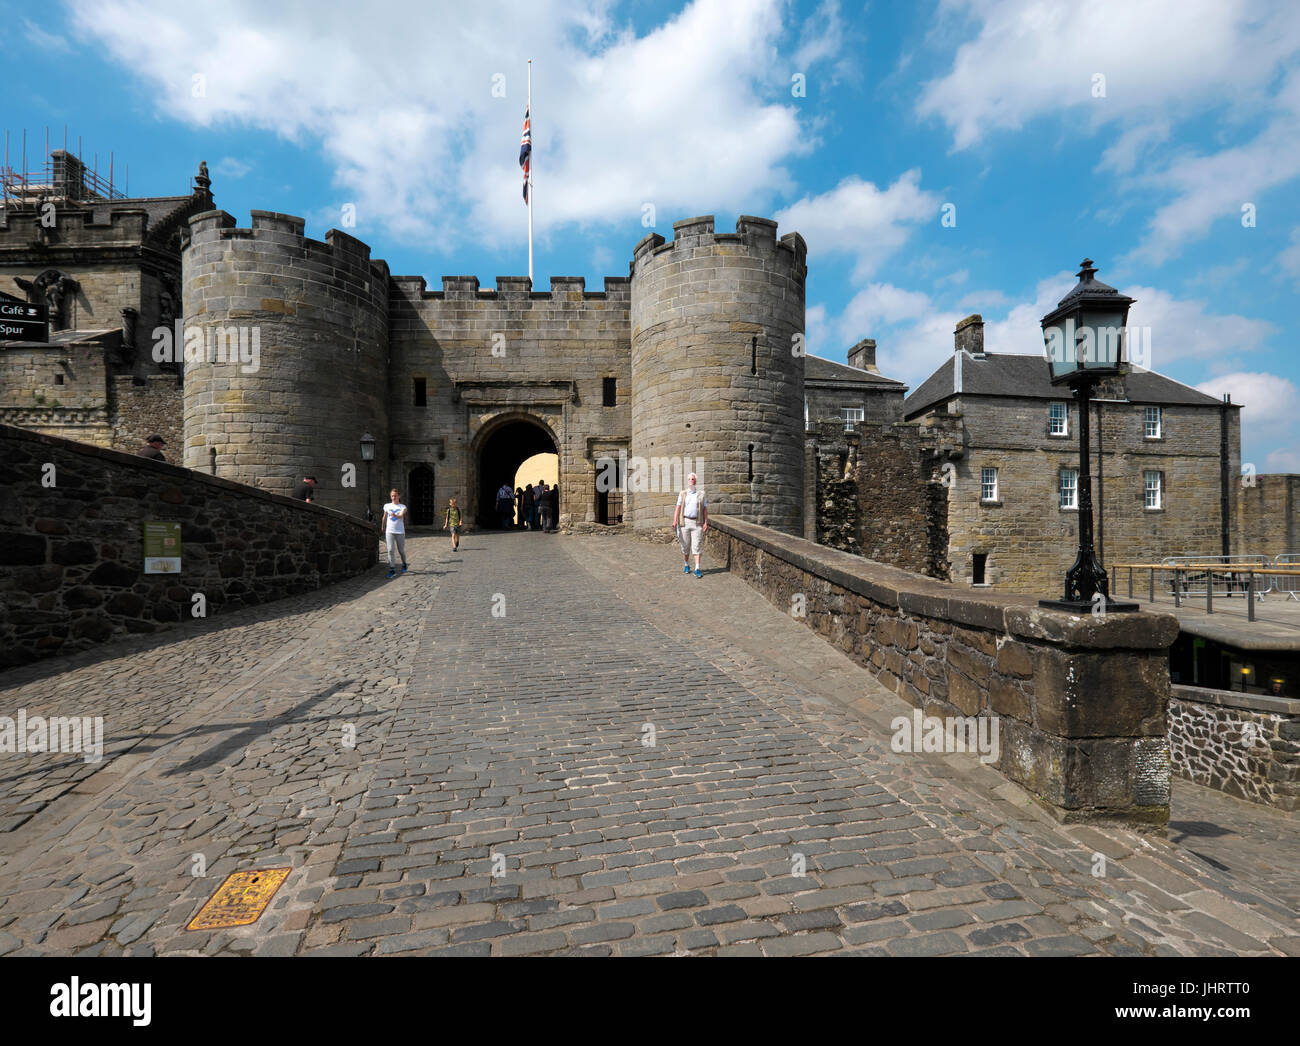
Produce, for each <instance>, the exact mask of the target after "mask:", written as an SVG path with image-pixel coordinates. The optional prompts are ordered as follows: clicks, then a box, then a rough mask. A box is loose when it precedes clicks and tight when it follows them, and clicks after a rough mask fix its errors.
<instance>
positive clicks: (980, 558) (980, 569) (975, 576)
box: [970, 552, 989, 585]
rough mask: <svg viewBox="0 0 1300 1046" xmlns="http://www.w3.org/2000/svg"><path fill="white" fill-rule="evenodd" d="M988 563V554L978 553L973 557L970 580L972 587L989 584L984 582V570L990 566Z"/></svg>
mask: <svg viewBox="0 0 1300 1046" xmlns="http://www.w3.org/2000/svg"><path fill="white" fill-rule="evenodd" d="M988 561H989V554H988V553H987V552H976V553H975V554H974V555H973V556H972V557H971V568H970V572H971V579H970V580H971V584H972V585H983V584H987V582H985V580H984V570H985V568H986V567H987V566H988Z"/></svg>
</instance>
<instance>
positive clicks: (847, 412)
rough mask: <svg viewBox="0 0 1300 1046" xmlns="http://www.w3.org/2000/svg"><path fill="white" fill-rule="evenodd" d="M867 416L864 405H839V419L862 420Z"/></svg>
mask: <svg viewBox="0 0 1300 1046" xmlns="http://www.w3.org/2000/svg"><path fill="white" fill-rule="evenodd" d="M866 416H867V411H866V408H865V407H841V408H840V420H841V421H862V420H863V419H864V418H865V417H866Z"/></svg>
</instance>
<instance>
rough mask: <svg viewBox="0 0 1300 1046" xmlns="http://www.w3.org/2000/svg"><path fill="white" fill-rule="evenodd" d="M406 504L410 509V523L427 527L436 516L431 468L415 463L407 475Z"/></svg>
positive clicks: (436, 508) (436, 509)
mask: <svg viewBox="0 0 1300 1046" xmlns="http://www.w3.org/2000/svg"><path fill="white" fill-rule="evenodd" d="M406 483H407V491H406V504H407V506H408V507H409V508H410V510H411V523H412V524H413V525H414V526H417V527H427V526H429V525H430V524H431V523H433V521H434V520H435V519H436V518H437V515H438V506H437V505H435V504H434V501H433V497H434V494H433V469H431V468H429V466H428V465H416V466H415V468H413V469H411V471H410V473H409V474H408V476H407V481H406Z"/></svg>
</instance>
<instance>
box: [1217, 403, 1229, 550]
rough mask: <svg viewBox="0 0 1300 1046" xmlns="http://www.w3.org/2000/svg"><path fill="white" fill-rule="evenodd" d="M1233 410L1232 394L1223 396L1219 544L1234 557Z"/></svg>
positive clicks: (1220, 434) (1220, 419) (1220, 443)
mask: <svg viewBox="0 0 1300 1046" xmlns="http://www.w3.org/2000/svg"><path fill="white" fill-rule="evenodd" d="M1231 409H1232V393H1231V392H1225V393H1224V394H1223V403H1222V404H1221V405H1220V406H1219V543H1220V544H1221V545H1222V546H1223V554H1224V555H1225V556H1230V555H1232V549H1231V548H1230V547H1229V546H1230V544H1231V543H1230V541H1229V535H1228V531H1229V529H1230V526H1229V523H1230V520H1231V509H1230V507H1229V504H1228V411H1230V410H1231Z"/></svg>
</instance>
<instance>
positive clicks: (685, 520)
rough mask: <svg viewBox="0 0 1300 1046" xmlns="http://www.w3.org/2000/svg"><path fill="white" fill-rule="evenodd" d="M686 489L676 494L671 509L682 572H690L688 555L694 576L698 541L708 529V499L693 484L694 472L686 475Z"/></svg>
mask: <svg viewBox="0 0 1300 1046" xmlns="http://www.w3.org/2000/svg"><path fill="white" fill-rule="evenodd" d="M686 483H687V486H686V489H685V490H683V491H682V492H681V493H680V494H678V495H677V507H676V508H675V509H673V530H674V531H676V532H677V540H678V541H679V542H681V546H682V573H683V574H689V573H690V572H691V563H690V557H691V556H694V557H695V576H696V577H703V576H704V575H703V574H702V573H701V572H700V542H701V541H702V540H703V538H704V535H705V534H706V533H707V532H708V529H709V499H708V498H707V497H705V496H704V491H702V490H699V489H697V488H696V486H695V473H694V472H692V473H691V474H690V475H689V476H687V477H686Z"/></svg>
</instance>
